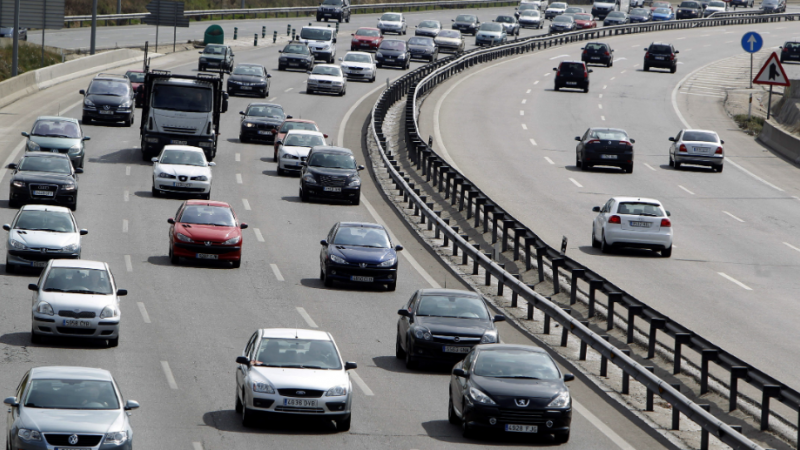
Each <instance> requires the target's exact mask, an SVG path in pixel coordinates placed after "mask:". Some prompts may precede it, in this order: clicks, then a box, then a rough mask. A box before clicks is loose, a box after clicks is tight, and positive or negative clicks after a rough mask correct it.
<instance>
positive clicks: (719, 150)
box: [714, 147, 722, 155]
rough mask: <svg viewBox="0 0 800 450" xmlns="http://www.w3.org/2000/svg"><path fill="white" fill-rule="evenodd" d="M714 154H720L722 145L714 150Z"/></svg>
mask: <svg viewBox="0 0 800 450" xmlns="http://www.w3.org/2000/svg"><path fill="white" fill-rule="evenodd" d="M714 154H715V155H721V154H722V147H717V151H715V152H714Z"/></svg>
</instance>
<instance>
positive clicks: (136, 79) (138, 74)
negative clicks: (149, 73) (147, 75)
mask: <svg viewBox="0 0 800 450" xmlns="http://www.w3.org/2000/svg"><path fill="white" fill-rule="evenodd" d="M125 78H127V79H129V80H131V87H132V88H133V92H135V93H136V96H135V97H134V99H135V102H136V107H137V108H141V107H142V103H143V101H144V98H143V97H142V96H143V95H144V93H143V92H139V91H137V90H136V89H137V88H138V87H139V86H141V85H142V83H144V72H142V71H141V70H129V71H127V72H125Z"/></svg>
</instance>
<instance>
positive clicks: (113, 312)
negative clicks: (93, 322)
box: [100, 305, 119, 319]
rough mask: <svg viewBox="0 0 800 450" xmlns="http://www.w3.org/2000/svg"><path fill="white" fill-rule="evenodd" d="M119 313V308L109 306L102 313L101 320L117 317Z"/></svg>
mask: <svg viewBox="0 0 800 450" xmlns="http://www.w3.org/2000/svg"><path fill="white" fill-rule="evenodd" d="M118 314H119V313H118V312H117V308H114V307H113V306H112V305H108V306H106V307H105V308H103V310H102V311H100V318H101V319H108V318H109V317H117V315H118Z"/></svg>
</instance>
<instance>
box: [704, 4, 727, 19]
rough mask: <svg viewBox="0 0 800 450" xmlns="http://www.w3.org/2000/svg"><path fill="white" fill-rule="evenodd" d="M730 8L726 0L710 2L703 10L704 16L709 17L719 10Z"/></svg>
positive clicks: (723, 10)
mask: <svg viewBox="0 0 800 450" xmlns="http://www.w3.org/2000/svg"><path fill="white" fill-rule="evenodd" d="M727 10H728V4H727V3H725V2H716V1H715V2H709V3H708V6H706V9H704V10H703V16H704V17H708V16H710V15H712V14H714V13H717V12H725V11H727Z"/></svg>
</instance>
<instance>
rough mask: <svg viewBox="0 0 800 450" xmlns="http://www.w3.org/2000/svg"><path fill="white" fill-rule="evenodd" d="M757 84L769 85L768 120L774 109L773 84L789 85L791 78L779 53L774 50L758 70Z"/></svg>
mask: <svg viewBox="0 0 800 450" xmlns="http://www.w3.org/2000/svg"><path fill="white" fill-rule="evenodd" d="M753 83H755V84H765V85H768V86H769V102H768V103H767V120H769V116H770V112H771V110H772V86H784V87H787V86H789V78H788V77H787V76H786V72H784V70H783V66H782V65H781V61H780V59H778V54H777V53H775V52H773V53H772V54H771V55H769V58H767V62H766V63H765V64H764V67H762V68H761V70H759V71H758V75H756V77H755V79H753Z"/></svg>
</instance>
